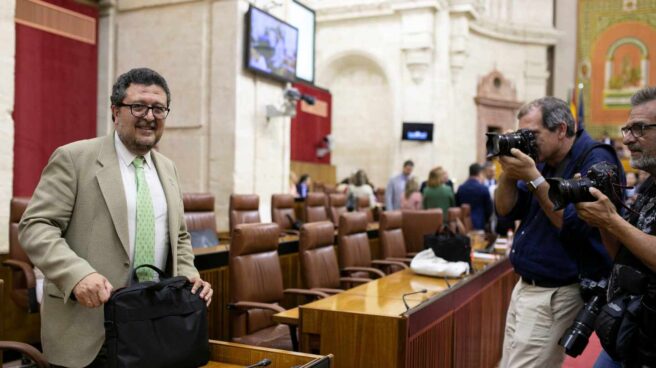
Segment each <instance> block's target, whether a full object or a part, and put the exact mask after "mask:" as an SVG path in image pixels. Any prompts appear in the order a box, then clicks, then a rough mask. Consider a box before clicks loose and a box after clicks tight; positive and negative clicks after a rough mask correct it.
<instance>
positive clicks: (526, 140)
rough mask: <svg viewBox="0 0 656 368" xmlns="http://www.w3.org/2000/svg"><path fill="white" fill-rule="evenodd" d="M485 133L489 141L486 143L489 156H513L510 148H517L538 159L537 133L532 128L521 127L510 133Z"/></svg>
mask: <svg viewBox="0 0 656 368" xmlns="http://www.w3.org/2000/svg"><path fill="white" fill-rule="evenodd" d="M485 135H486V136H487V142H486V143H485V147H486V149H487V158H492V157H496V156H512V155H511V154H510V150H511V149H512V148H517V149H518V150H520V151H522V152H524V153H525V154H527V155H529V156H530V157H531V158H532V159H533V160H537V159H538V145H537V143H536V139H535V134H534V133H533V132H532V131H531V130H528V129H519V130H518V131H516V132H512V133H508V134H499V133H485Z"/></svg>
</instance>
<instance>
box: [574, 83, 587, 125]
mask: <svg viewBox="0 0 656 368" xmlns="http://www.w3.org/2000/svg"><path fill="white" fill-rule="evenodd" d="M578 102H579V103H578V106H577V110H576V112H577V113H576V115H575V116H576V122H577V123H578V129H577V130H581V129H583V120H585V119H584V118H583V115H584V112H583V111H584V109H583V85H581V86H580V88H579V101H578Z"/></svg>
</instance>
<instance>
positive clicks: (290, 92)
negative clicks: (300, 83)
mask: <svg viewBox="0 0 656 368" xmlns="http://www.w3.org/2000/svg"><path fill="white" fill-rule="evenodd" d="M283 95H284V96H285V98H286V99H287V100H289V101H298V100H300V99H301V97H302V96H303V94H302V93H301V92H300V91H299V90H298V89H296V88H292V87H290V88H287V89H285V92H284V94H283Z"/></svg>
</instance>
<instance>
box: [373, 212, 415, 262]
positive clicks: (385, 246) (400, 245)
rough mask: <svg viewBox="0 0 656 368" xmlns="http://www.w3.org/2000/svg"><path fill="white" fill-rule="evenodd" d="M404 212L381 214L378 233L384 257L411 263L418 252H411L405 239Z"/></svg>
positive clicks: (389, 259)
mask: <svg viewBox="0 0 656 368" xmlns="http://www.w3.org/2000/svg"><path fill="white" fill-rule="evenodd" d="M402 224H403V213H402V212H401V211H385V212H383V213H381V215H380V227H379V228H378V235H379V236H380V243H381V246H382V250H383V259H385V260H388V261H398V262H404V263H407V264H410V262H411V261H412V257H414V256H415V254H416V253H412V254H409V253H408V251H407V250H406V248H405V240H404V239H403V230H402Z"/></svg>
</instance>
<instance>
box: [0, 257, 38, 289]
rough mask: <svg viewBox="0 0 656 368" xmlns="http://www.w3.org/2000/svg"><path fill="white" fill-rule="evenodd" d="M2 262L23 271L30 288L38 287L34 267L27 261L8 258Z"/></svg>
mask: <svg viewBox="0 0 656 368" xmlns="http://www.w3.org/2000/svg"><path fill="white" fill-rule="evenodd" d="M2 264H3V265H5V266H7V267H10V268H12V269H14V270H18V271H21V272H23V274H24V275H25V280H26V281H27V287H28V289H29V288H34V287H36V276H35V275H34V269H33V268H32V266H30V265H29V264H27V263H26V262H23V261H18V260H15V259H7V260H5V261H3V262H2Z"/></svg>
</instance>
